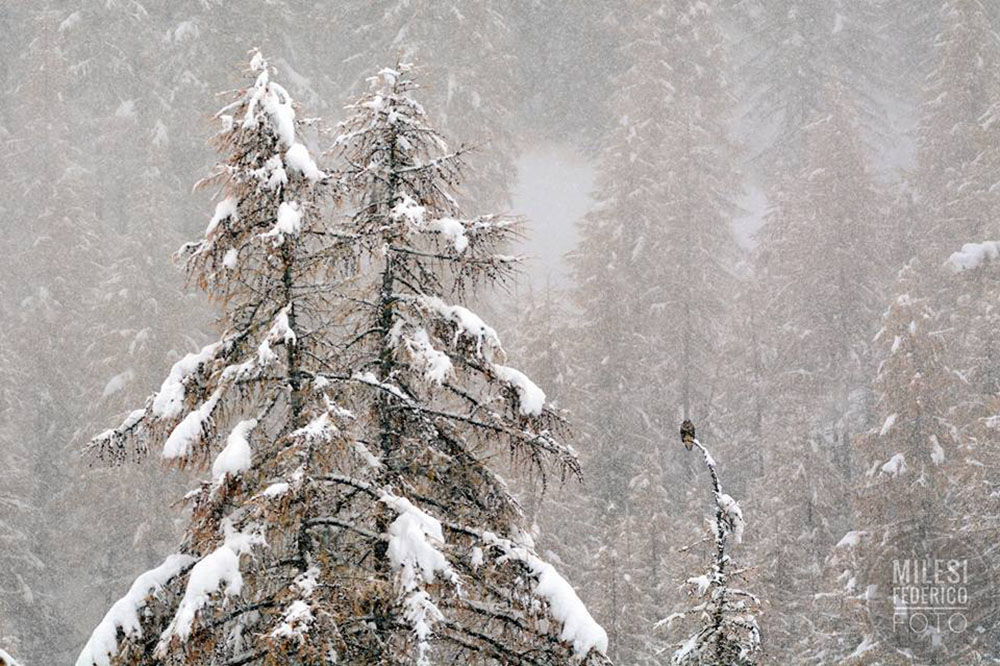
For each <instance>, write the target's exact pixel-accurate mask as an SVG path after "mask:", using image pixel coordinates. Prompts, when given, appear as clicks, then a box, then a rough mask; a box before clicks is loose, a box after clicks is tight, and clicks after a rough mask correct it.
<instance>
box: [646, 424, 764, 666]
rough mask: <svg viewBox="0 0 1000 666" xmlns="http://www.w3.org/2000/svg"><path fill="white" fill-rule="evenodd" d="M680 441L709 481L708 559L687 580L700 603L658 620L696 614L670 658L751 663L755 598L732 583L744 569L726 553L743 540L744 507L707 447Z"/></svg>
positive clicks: (715, 664) (706, 663) (681, 663)
mask: <svg viewBox="0 0 1000 666" xmlns="http://www.w3.org/2000/svg"><path fill="white" fill-rule="evenodd" d="M685 423H687V422H686V421H685ZM682 432H683V430H682ZM685 444H687V445H688V446H689V447H693V448H696V449H697V450H698V453H700V454H701V456H702V458H703V459H704V461H705V468H706V469H707V470H708V475H709V479H710V480H711V483H712V499H713V503H714V516H713V518H712V519H711V521H710V525H711V532H712V540H711V546H712V563H711V565H710V567H709V569H708V571H706V572H705V573H703V574H701V575H699V576H693V577H691V578H689V579H688V580H687V583H688V585H689V586H690V593H691V596H692V597H694V598H695V599H696V600H698V601H699V603H696V604H695V605H694V606H692V607H691V608H689V609H687V610H685V611H682V612H679V613H674V614H672V615H670V616H669V617H667V618H666V619H665V620H662V621H661V622H662V623H664V624H666V625H667V626H670V625H671V624H672V623H673V622H674V621H677V620H687V619H688V618H697V628H696V629H695V631H694V632H693V633H692V634H690V635H689V636H688V637H687V638H686V639H685V640H683V641H681V642H680V643H679V644H678V645H677V649H676V650H675V651H674V653H673V656H672V657H671V663H673V664H677V665H678V666H751V665H752V664H756V663H757V659H758V657H759V656H760V655H759V652H760V629H759V627H758V626H757V619H756V617H755V611H756V608H757V606H758V604H759V601H758V600H757V597H755V596H754V595H752V594H750V593H749V592H747V591H745V590H741V589H739V588H736V587H734V586H733V581H734V580H735V579H736V578H738V577H740V576H741V575H743V574H744V573H745V571H746V570H745V569H739V568H736V566H735V564H734V562H733V561H732V558H731V557H730V551H731V549H732V546H733V544H738V543H742V541H743V529H744V527H745V526H746V523H745V522H744V519H743V510H742V509H741V508H740V505H739V504H738V503H737V502H736V500H734V499H733V498H732V497H731V496H730V495H728V494H726V493H725V492H723V491H722V484H721V483H720V481H719V474H718V470H717V469H716V464H715V459H714V458H713V457H712V454H711V453H709V452H708V449H706V448H705V447H704V445H702V443H701V442H699V441H698V440H697V439H693V440H685Z"/></svg>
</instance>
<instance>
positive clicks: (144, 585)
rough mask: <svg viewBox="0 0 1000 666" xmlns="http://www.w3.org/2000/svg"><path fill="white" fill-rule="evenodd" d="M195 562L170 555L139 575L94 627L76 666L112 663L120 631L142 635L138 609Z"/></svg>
mask: <svg viewBox="0 0 1000 666" xmlns="http://www.w3.org/2000/svg"><path fill="white" fill-rule="evenodd" d="M193 562H194V558H193V557H191V556H189V555H171V556H170V557H168V558H167V559H166V560H165V561H164V562H163V564H161V565H160V566H158V567H157V568H155V569H152V570H151V571H147V572H146V573H144V574H142V575H141V576H139V577H138V578H136V579H135V582H134V583H133V584H132V587H131V588H129V591H128V593H127V594H126V595H125V596H124V597H122V598H121V599H119V600H118V601H116V602H115V603H114V605H113V606H111V609H110V610H108V612H107V614H106V615H105V616H104V619H103V620H101V623H100V624H99V625H97V628H96V629H94V633H93V634H91V636H90V640H88V641H87V644H86V645H85V646H84V647H83V651H82V652H81V653H80V656H79V657H78V658H77V660H76V663H77V666H92V665H95V666H109V665H110V664H111V660H112V658H114V656H115V655H116V654H118V632H119V631H120V632H121V633H122V634H123V635H124V637H125V638H142V624H141V623H140V620H139V612H140V611H141V610H142V609H143V608H144V607H145V606H146V603H147V598H148V597H149V596H151V595H156V594H158V593H159V592H160V590H161V589H162V588H163V587H164V586H165V585H166V584H167V583H169V582H170V581H171V580H173V579H174V578H175V577H177V576H178V575H179V574H180V573H181V572H183V571H184V570H185V569H187V568H188V567H190V566H191V564H192V563H193Z"/></svg>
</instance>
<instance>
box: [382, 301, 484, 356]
mask: <svg viewBox="0 0 1000 666" xmlns="http://www.w3.org/2000/svg"><path fill="white" fill-rule="evenodd" d="M399 298H400V300H415V301H416V303H417V304H418V305H419V306H420V307H421V308H423V309H424V310H426V311H427V312H430V313H432V314H436V315H437V316H438V317H440V318H441V319H443V320H445V321H447V322H449V323H450V324H452V325H453V326H454V327H455V342H458V340H459V338H460V337H462V336H465V337H467V338H471V339H472V340H474V341H475V343H476V352H477V353H478V354H482V352H483V343H486V348H487V349H492V350H496V351H499V352H500V353H503V347H502V346H501V345H500V337H499V336H498V335H497V332H496V330H495V329H493V328H492V327H491V326H488V325H487V324H486V322H484V321H483V320H482V318H481V317H480V316H479V315H477V314H476V313H475V312H473V311H472V310H469V309H468V308H465V307H463V306H461V305H448V304H447V303H445V302H444V301H443V300H441V299H440V298H438V297H437V296H426V295H421V296H417V297H415V298H414V297H410V296H405V295H400V296H399Z"/></svg>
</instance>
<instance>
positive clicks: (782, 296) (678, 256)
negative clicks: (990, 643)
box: [0, 0, 1000, 665]
mask: <svg viewBox="0 0 1000 666" xmlns="http://www.w3.org/2000/svg"><path fill="white" fill-rule="evenodd" d="M998 30H1000V6H997V5H995V4H993V3H989V2H982V1H979V0H912V1H908V2H893V1H891V0H870V1H867V2H854V1H844V2H840V1H830V0H740V1H735V0H733V1H727V0H720V1H713V0H698V1H688V0H684V1H677V0H670V1H665V2H657V1H650V0H637V1H631V0H619V1H616V2H610V1H604V0H587V1H582V0H581V1H576V0H573V1H569V2H559V3H548V2H542V1H540V0H513V1H509V2H494V1H491V0H480V1H474V0H467V1H464V0H463V1H457V0H456V1H455V2H440V1H429V0H392V1H386V2H363V1H360V0H346V1H344V2H336V3H324V2H309V1H307V0H302V1H295V0H266V1H260V2H248V1H245V0H235V1H231V2H221V0H178V1H176V2H170V3H151V2H140V1H139V0H102V1H101V2H82V1H73V0H37V1H33V2H30V3H29V2H16V1H12V0H0V36H2V39H0V146H2V147H3V160H0V233H2V248H3V256H4V259H3V260H2V261H0V470H2V472H0V478H2V483H0V648H2V649H5V650H7V651H8V652H10V653H11V654H13V655H14V656H16V657H18V658H19V659H23V660H24V662H25V663H27V664H64V663H72V661H73V659H74V658H75V656H76V654H77V653H78V652H79V650H80V647H81V645H82V644H83V643H84V642H85V641H86V637H87V636H88V635H89V632H90V631H91V629H92V628H93V627H94V625H95V624H96V623H97V622H98V620H99V619H100V617H101V616H102V614H103V612H104V610H105V609H106V608H107V607H108V606H109V605H110V604H111V603H112V602H113V601H114V600H115V599H116V598H118V597H119V596H120V595H121V594H122V592H123V591H124V590H125V589H127V587H128V585H129V584H130V583H131V581H132V580H133V578H134V577H135V575H136V574H137V573H139V572H141V571H143V570H145V569H147V568H149V567H150V566H151V565H153V564H155V563H157V562H158V561H160V560H162V558H163V556H164V554H166V553H168V552H171V551H172V549H173V548H174V544H175V543H176V541H177V538H178V534H179V530H180V527H181V526H182V524H183V522H184V516H183V515H182V512H181V511H180V510H177V509H170V508H169V504H171V503H172V502H173V501H174V500H175V499H177V498H179V497H180V496H181V495H182V494H183V493H184V492H185V490H186V489H187V488H188V487H189V486H191V485H192V484H193V483H195V481H196V479H198V478H200V476H202V475H203V472H204V471H203V470H196V469H194V470H193V469H186V470H166V469H164V468H161V467H160V466H158V465H157V464H156V463H155V461H146V462H144V463H141V464H127V465H125V466H123V467H120V468H112V469H108V468H105V467H102V466H90V465H88V461H87V460H86V459H84V458H83V457H81V455H80V451H81V449H82V446H83V445H84V444H85V443H86V441H87V440H88V439H89V438H90V437H91V436H93V435H94V434H96V433H99V432H101V431H103V430H104V429H105V428H107V427H109V426H110V425H112V424H113V423H115V422H117V420H118V419H119V418H120V417H121V415H122V414H123V413H124V410H125V409H126V408H127V407H129V406H131V405H133V404H134V403H135V402H136V399H137V398H141V396H144V395H146V394H148V393H149V391H150V390H152V389H154V388H155V387H156V385H157V384H158V382H159V380H160V378H161V377H162V375H163V373H164V371H165V370H166V369H167V368H169V366H170V364H171V363H173V362H174V361H176V360H177V359H178V358H179V357H181V356H183V355H184V354H185V353H187V352H190V351H192V350H195V349H197V348H199V347H200V346H201V345H203V344H205V343H206V342H207V341H208V340H210V339H211V333H212V320H213V316H214V313H213V311H212V309H211V308H210V307H209V306H206V305H205V303H204V301H203V300H202V299H201V298H200V297H198V296H197V295H193V294H191V293H190V292H189V291H185V289H184V284H183V277H182V276H181V274H180V273H179V272H178V271H177V270H176V267H175V266H174V265H173V264H172V263H171V260H170V257H171V254H172V253H173V252H174V251H175V250H176V249H177V248H178V247H179V246H180V244H181V243H182V242H183V241H185V240H187V239H189V238H191V237H193V236H196V235H197V234H199V233H201V230H202V229H203V228H204V226H205V224H206V223H207V220H208V218H209V217H210V215H209V212H210V210H211V206H210V203H209V196H208V194H206V193H203V192H202V193H197V194H192V192H191V189H192V186H193V184H194V183H195V182H196V181H197V180H198V179H199V178H200V177H201V176H202V175H203V174H204V173H206V171H207V169H208V166H209V165H210V164H211V163H212V162H213V160H214V155H213V151H212V149H211V148H210V147H209V146H208V145H207V140H208V139H209V137H210V134H211V129H210V128H209V126H208V123H207V121H208V118H209V117H210V115H211V114H212V113H213V112H214V111H215V110H216V109H217V108H218V107H219V106H221V102H220V100H219V99H217V98H216V97H215V94H216V93H217V92H218V91H224V90H229V89H232V88H233V87H235V86H236V85H238V83H239V81H240V77H241V71H242V68H243V66H244V65H243V63H245V61H246V54H247V52H248V50H249V49H250V48H252V47H260V48H261V49H262V50H263V52H265V53H266V54H267V55H268V57H269V58H270V61H271V63H272V64H273V65H274V66H275V67H276V69H277V71H278V73H279V74H280V76H281V78H282V80H283V81H284V82H285V84H286V85H287V86H288V88H289V90H290V91H291V92H292V93H293V95H294V97H295V98H296V99H297V100H298V102H299V103H300V104H301V105H302V108H301V110H300V116H306V117H310V116H315V117H318V118H319V119H320V120H319V121H317V125H316V126H317V128H318V130H317V132H316V136H315V137H313V141H314V144H315V145H314V146H312V148H313V149H314V151H315V152H316V153H317V154H321V153H322V152H323V151H324V150H326V149H327V148H329V146H328V145H325V142H328V141H329V130H330V128H333V127H334V126H335V125H336V123H337V122H338V121H340V120H341V119H342V118H343V116H344V110H343V106H344V104H346V103H347V102H348V101H349V100H350V99H352V98H353V97H355V96H356V95H357V93H359V92H360V91H362V90H363V89H364V87H365V79H366V77H368V76H370V75H371V74H373V73H374V72H375V71H377V70H378V68H379V67H381V66H383V65H387V64H389V65H391V64H393V63H395V62H397V61H400V60H402V61H412V62H414V63H415V64H416V65H417V66H418V68H419V74H420V75H419V80H420V82H421V85H422V100H423V103H424V105H425V107H426V108H427V111H428V114H429V115H430V116H431V117H432V118H434V119H435V121H436V122H437V125H438V127H439V128H440V129H442V130H443V131H444V133H445V135H446V136H447V137H448V138H449V139H450V140H451V141H452V142H453V143H454V144H460V143H469V144H474V145H476V146H477V149H476V151H475V152H474V153H473V154H472V156H471V157H470V158H469V162H470V166H471V168H470V171H469V173H468V174H467V181H468V187H467V189H466V194H467V197H466V200H464V201H463V202H461V203H462V204H463V206H464V208H465V209H466V210H468V211H469V212H471V213H475V212H476V211H477V210H489V209H492V208H496V207H501V208H507V209H510V210H512V211H513V212H514V213H528V214H530V215H531V218H530V219H529V220H528V223H529V238H528V240H526V241H525V243H524V244H523V245H522V246H521V247H519V248H518V250H519V251H523V252H526V253H527V254H529V255H533V256H534V257H535V259H530V260H529V261H528V263H527V266H526V270H525V272H524V275H523V279H522V280H521V281H520V282H519V283H518V284H516V285H510V287H509V292H508V293H505V294H504V295H503V298H497V299H491V298H490V297H489V296H487V297H485V298H484V299H483V301H484V302H483V303H482V304H481V308H483V309H485V310H486V311H489V312H491V314H492V317H491V318H492V320H493V321H494V322H498V328H500V329H501V330H502V331H504V332H506V339H507V340H508V347H509V349H508V351H509V352H510V353H511V355H512V356H514V357H517V358H518V359H520V363H521V365H522V366H524V367H525V369H526V370H528V371H530V374H532V376H533V377H534V378H535V381H537V382H538V383H539V384H540V385H542V386H543V387H544V388H545V389H546V391H547V393H548V395H549V397H550V398H553V399H555V400H556V402H557V403H558V405H559V406H560V407H562V408H564V409H566V410H568V413H569V418H570V420H571V422H572V423H573V427H574V434H575V442H574V446H575V448H576V450H577V451H578V453H579V455H580V458H581V460H582V463H583V467H584V474H585V480H584V482H583V483H582V484H578V483H575V482H572V481H570V482H567V483H566V484H565V485H562V486H560V485H559V484H558V483H555V482H553V483H550V484H549V485H548V487H547V488H546V489H545V493H544V494H541V492H540V491H541V488H540V483H539V480H538V479H537V478H533V477H531V476H529V475H524V474H521V473H520V471H519V470H518V469H511V470H510V471H509V478H510V481H511V483H512V484H513V485H514V486H515V487H516V488H518V489H519V491H520V492H521V493H522V497H523V498H524V500H523V501H524V504H525V506H526V508H527V510H528V511H529V512H530V514H531V516H532V518H533V519H534V521H535V522H536V523H537V526H538V528H539V529H538V543H539V546H540V549H542V550H545V551H548V552H549V556H550V558H551V559H552V560H553V561H555V562H557V563H560V564H561V565H562V566H563V567H564V568H565V571H566V575H567V577H568V578H569V579H570V580H571V582H572V583H574V584H575V585H576V586H577V589H578V590H579V591H580V595H581V597H582V598H583V599H584V601H586V602H587V603H588V605H589V607H590V609H591V612H592V613H593V614H594V617H595V618H596V619H597V620H598V621H599V622H600V623H601V624H602V625H603V626H604V627H605V628H606V629H607V631H608V634H609V637H610V644H611V648H610V651H609V656H611V657H612V658H613V659H614V660H615V662H616V663H619V664H629V665H632V664H637V665H638V664H658V663H662V656H661V655H662V653H663V651H664V650H666V649H668V646H669V644H670V643H671V642H672V640H673V639H674V638H675V637H672V636H671V635H670V634H669V632H668V631H667V630H666V628H664V627H663V626H657V624H656V623H657V622H658V621H659V620H660V619H662V618H663V617H665V616H667V615H668V614H669V613H670V612H671V610H673V609H675V608H677V607H678V606H679V605H681V604H683V602H684V595H685V593H684V590H683V589H682V586H681V584H682V583H683V581H684V580H685V578H686V577H687V576H688V575H691V572H692V570H693V569H694V568H696V563H697V562H699V561H702V560H704V557H703V555H704V553H703V548H702V546H699V545H695V547H694V548H688V546H690V545H692V544H698V542H699V539H701V538H702V537H703V533H704V524H703V515H704V508H705V503H706V502H708V501H709V498H708V496H707V494H706V491H705V487H704V483H703V480H702V479H700V478H699V474H701V472H699V471H698V470H699V469H700V468H699V467H698V466H697V465H696V464H695V463H696V461H695V460H693V457H692V456H691V455H685V451H684V449H683V448H682V447H681V446H680V444H679V443H678V441H677V435H676V429H677V425H678V424H679V422H680V420H681V419H682V418H684V417H690V418H691V419H692V420H694V421H695V423H696V424H697V425H698V428H699V436H700V437H701V439H702V441H704V442H706V443H708V444H710V445H711V446H712V448H713V452H715V454H716V458H717V459H718V461H719V466H720V469H721V473H722V474H723V475H724V477H725V478H727V480H728V488H729V493H730V494H732V495H733V496H734V497H736V498H738V499H739V500H740V501H741V503H742V504H743V507H744V512H745V514H746V515H747V517H748V527H747V530H746V533H745V536H744V543H743V544H742V545H741V546H739V547H738V548H737V551H738V552H739V554H740V558H741V559H742V560H744V561H746V562H749V563H751V564H752V565H753V567H754V568H753V569H752V570H751V571H750V573H749V574H748V575H749V578H750V580H749V581H748V582H747V587H748V588H750V589H753V590H754V591H755V592H756V593H757V594H758V595H759V596H760V597H761V599H762V600H763V602H764V603H763V610H762V614H761V617H760V623H761V628H762V632H763V635H764V648H765V663H776V664H807V663H839V662H841V661H851V660H854V661H855V662H857V663H877V660H878V659H879V658H880V652H879V650H880V647H879V644H878V642H877V640H875V639H873V637H872V636H871V635H870V634H871V630H870V628H869V627H868V625H867V624H866V622H865V618H864V617H863V615H862V614H860V613H858V612H856V604H857V599H858V594H859V590H863V589H864V582H865V581H864V568H865V567H864V564H865V562H866V558H867V557H869V554H870V552H871V551H870V550H866V549H871V548H873V547H874V546H875V545H876V544H878V543H880V542H884V541H885V540H886V539H887V538H889V537H890V536H891V535H892V534H894V533H895V532H896V531H899V530H902V529H903V527H904V524H906V523H910V522H916V523H918V524H923V525H933V526H934V527H935V528H938V529H944V530H953V531H970V532H976V533H982V532H986V533H989V532H991V531H993V530H995V529H996V528H997V524H996V523H997V521H996V515H997V511H996V502H997V497H998V495H997V475H996V469H997V463H998V458H997V450H996V446H995V443H996V438H997V431H996V426H997V424H998V420H997V419H996V418H995V417H996V415H997V414H998V407H1000V403H998V396H1000V359H998V354H1000V334H998V332H997V331H998V327H997V324H998V323H1000V310H998V306H1000V302H998V297H1000V289H998V286H997V285H998V282H997V274H996V272H995V271H997V270H1000V264H997V265H996V266H991V265H990V261H989V259H990V256H992V257H993V258H994V259H995V258H996V255H997V251H996V248H995V247H994V248H993V249H992V255H991V254H990V246H977V247H971V248H968V249H967V252H966V254H963V255H959V256H958V257H955V256H953V254H954V253H956V252H958V251H959V250H960V249H961V248H962V246H963V245H964V244H966V243H980V242H982V241H988V240H994V239H997V238H1000V228H998V227H1000V223H998V216H997V212H998V206H1000V191H998V188H1000V169H998V166H1000V148H998V146H1000V141H998V138H1000V134H998V133H1000V123H997V120H998V118H1000V104H998V102H1000V36H998ZM567 156H569V157H567ZM567 183H569V185H567ZM591 183H592V187H591ZM588 190H589V191H588ZM578 213H579V215H578ZM546 214H550V215H551V216H552V217H551V218H549V217H546V216H545V215H546ZM574 218H578V219H574ZM564 250H568V251H567V252H565V253H564ZM991 271H992V272H991ZM192 331H195V332H196V333H192ZM852 535H853V536H852ZM993 542H996V540H995V539H993ZM704 547H707V546H704ZM992 656H993V657H994V658H995V657H996V656H997V655H996V654H994V655H992ZM914 663H917V662H914Z"/></svg>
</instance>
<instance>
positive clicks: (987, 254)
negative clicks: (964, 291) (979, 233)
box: [944, 241, 1000, 273]
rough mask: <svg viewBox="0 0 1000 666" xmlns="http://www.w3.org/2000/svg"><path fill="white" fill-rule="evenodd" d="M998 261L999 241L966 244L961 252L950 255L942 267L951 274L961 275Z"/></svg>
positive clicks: (999, 253) (999, 254) (999, 258)
mask: <svg viewBox="0 0 1000 666" xmlns="http://www.w3.org/2000/svg"><path fill="white" fill-rule="evenodd" d="M998 260H1000V241H983V242H982V243H966V244H965V245H963V246H962V249H961V250H959V251H958V252H954V253H952V255H951V256H950V257H948V260H947V261H946V262H944V265H945V267H946V268H947V269H948V270H950V271H951V272H952V273H961V272H962V271H968V270H972V269H974V268H979V267H980V266H982V265H983V264H985V263H992V262H995V261H998Z"/></svg>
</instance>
